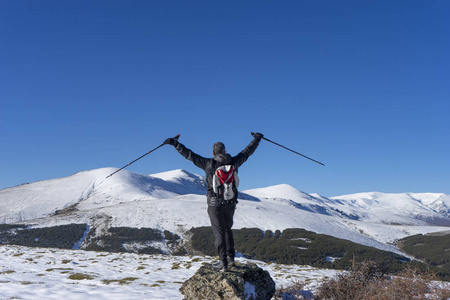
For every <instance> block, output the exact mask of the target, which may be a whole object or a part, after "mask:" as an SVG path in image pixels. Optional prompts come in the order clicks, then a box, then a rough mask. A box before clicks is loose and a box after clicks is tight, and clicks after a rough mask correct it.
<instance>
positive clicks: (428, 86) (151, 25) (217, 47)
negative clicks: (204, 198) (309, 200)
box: [0, 0, 450, 197]
mask: <svg viewBox="0 0 450 300" xmlns="http://www.w3.org/2000/svg"><path fill="white" fill-rule="evenodd" d="M449 15H450V2H449V1H447V0H442V1H425V0H421V1H415V0H408V1H360V0H355V1H334V0H332V1H331V0H330V1H301V0H296V1H264V0H263V1H214V0H207V1H172V0H166V1H125V0H124V1H59V0H58V1H45V0H44V1H34V0H28V1H26V0H23V1H16V0H9V1H8V0H2V1H0V138H1V142H0V189H2V188H6V187H11V186H15V185H19V184H22V183H26V182H34V181H38V180H46V179H53V178H58V177H63V176H68V175H71V174H73V173H76V172H79V171H84V170H90V169H96V168H102V167H122V166H123V165H125V164H127V163H129V162H130V161H132V160H134V159H135V158H137V157H139V156H140V155H142V154H144V153H146V152H147V151H149V150H150V149H152V148H154V147H156V146H158V145H160V144H161V143H162V142H163V141H164V139H165V138H167V137H170V136H174V135H176V134H177V133H181V138H180V141H181V142H183V143H184V144H185V145H186V146H187V147H188V148H191V149H192V150H194V151H195V152H197V153H198V154H200V155H203V156H211V151H212V144H213V143H214V142H216V141H222V142H224V143H225V145H226V146H227V150H228V152H229V153H231V154H237V153H238V152H239V151H241V150H242V149H243V148H244V147H245V146H246V145H247V144H248V143H249V142H250V140H251V139H252V137H251V135H250V131H259V132H262V133H263V134H264V135H265V136H266V137H267V138H269V139H272V140H274V141H276V142H278V143H280V144H283V145H285V146H287V147H290V148H292V149H294V150H296V151H298V152H300V153H303V154H305V155H307V156H310V157H312V158H314V159H316V160H318V161H321V162H323V163H325V167H323V166H320V165H318V164H316V163H314V162H311V161H309V160H307V159H304V158H302V157H300V156H297V155H295V154H293V153H290V152H288V151H286V150H284V149H282V148H279V147H277V146H275V145H272V144H270V143H268V142H265V141H263V142H262V143H261V145H260V148H259V149H258V150H257V152H255V154H254V155H253V156H252V157H251V158H250V159H249V160H248V162H247V163H246V164H244V165H243V166H242V168H241V169H240V177H241V182H242V187H241V188H242V189H249V188H258V187H265V186H270V185H275V184H281V183H287V184H290V185H292V186H294V187H296V188H298V189H300V190H302V191H305V192H308V193H319V194H321V195H324V196H329V197H330V196H338V195H342V194H349V193H356V192H369V191H379V192H442V193H447V194H450V158H449V153H450V120H449V119H450V63H449V58H450V56H449V53H450V18H449ZM128 169H129V170H131V171H134V172H138V173H143V174H152V173H157V172H162V171H168V170H173V169H186V170H188V171H190V172H194V173H196V174H200V175H203V173H202V172H203V171H202V170H200V169H198V168H196V167H195V166H193V165H192V164H191V163H190V162H189V161H187V160H185V159H184V158H182V157H181V156H180V155H179V154H178V153H176V151H175V150H174V149H173V148H172V147H170V146H165V147H163V148H161V149H159V150H158V151H155V152H154V153H152V154H150V155H148V156H147V157H145V158H144V159H142V160H140V161H138V162H136V163H135V164H133V165H131V166H130V167H129V168H128Z"/></svg>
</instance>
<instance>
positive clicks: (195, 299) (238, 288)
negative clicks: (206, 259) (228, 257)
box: [180, 264, 275, 300]
mask: <svg viewBox="0 0 450 300" xmlns="http://www.w3.org/2000/svg"><path fill="white" fill-rule="evenodd" d="M228 269H229V271H228V272H220V271H215V270H214V269H213V268H212V267H211V265H209V264H208V265H204V266H202V267H201V268H200V269H198V271H197V272H196V273H195V274H194V276H192V277H191V278H190V279H188V280H187V281H185V282H184V283H183V285H182V286H181V288H180V292H181V293H182V294H183V295H184V297H185V298H184V299H185V300H203V299H204V300H219V299H221V300H222V299H223V300H241V299H242V300H263V299H264V300H270V299H271V298H272V296H273V295H274V294H275V282H274V281H273V279H272V278H271V277H270V274H269V272H267V271H264V270H263V269H261V268H260V267H258V266H257V265H256V264H247V265H244V264H236V266H234V267H228Z"/></svg>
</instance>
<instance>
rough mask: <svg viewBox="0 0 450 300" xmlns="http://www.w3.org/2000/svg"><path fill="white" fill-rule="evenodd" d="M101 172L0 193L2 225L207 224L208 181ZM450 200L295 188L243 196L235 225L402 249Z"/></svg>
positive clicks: (444, 213) (442, 221)
mask: <svg viewBox="0 0 450 300" xmlns="http://www.w3.org/2000/svg"><path fill="white" fill-rule="evenodd" d="M115 170H116V169H114V168H103V169H96V170H91V171H85V172H80V173H76V174H74V175H72V176H69V177H65V178H58V179H53V180H46V181H40V182H35V183H30V184H24V185H20V186H17V187H13V188H7V189H3V190H0V223H19V222H21V223H26V224H33V225H34V226H54V225H62V224H68V223H86V224H89V225H90V226H100V225H102V226H106V227H108V226H112V227H120V226H129V227H137V228H142V227H148V228H157V229H161V230H168V231H170V232H173V233H177V234H179V235H180V236H182V237H183V236H184V235H185V233H186V232H187V231H188V230H189V229H191V228H192V227H200V226H209V219H208V215H207V213H206V208H207V206H206V199H205V194H206V186H205V181H204V178H203V177H202V176H199V175H196V174H192V173H189V172H186V171H184V170H174V171H169V172H164V173H158V174H153V175H143V174H137V173H134V172H130V171H127V170H123V171H121V172H119V173H117V174H115V175H114V176H112V177H110V178H108V179H106V176H107V175H108V174H110V173H112V172H114V171H115ZM449 208H450V196H449V195H445V194H438V193H424V194H417V193H402V194H383V193H361V194H352V195H345V196H338V197H332V198H326V197H323V196H320V195H317V194H307V193H304V192H302V191H299V190H297V189H296V188H294V187H292V186H289V185H285V184H282V185H276V186H271V187H266V188H259V189H252V190H246V191H241V192H240V197H239V204H238V207H237V211H236V214H235V223H234V228H236V229H239V228H244V227H246V228H255V227H256V228H260V229H261V230H272V231H275V230H283V229H286V228H304V229H306V230H310V231H314V232H317V233H322V234H328V235H332V236H335V237H339V238H343V239H348V240H351V241H353V242H357V243H360V244H364V245H368V246H373V247H377V248H379V249H383V250H388V251H394V252H398V250H397V249H396V248H395V246H393V245H392V244H390V243H391V242H393V241H395V240H396V239H399V238H403V237H405V236H408V235H412V234H418V233H429V232H436V231H447V230H449V227H447V226H450V218H449V214H450V209H449Z"/></svg>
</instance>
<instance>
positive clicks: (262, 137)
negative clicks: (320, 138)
mask: <svg viewBox="0 0 450 300" xmlns="http://www.w3.org/2000/svg"><path fill="white" fill-rule="evenodd" d="M250 133H251V134H252V136H255V134H254V133H253V132H250ZM262 139H263V140H266V141H268V142H271V143H272V144H275V145H277V146H280V147H281V148H284V149H286V150H289V151H291V152H294V153H295V154H298V155H300V156H303V157H304V158H307V159H309V160H312V161H313V162H315V163H318V164H320V165H322V166H325V165H324V164H323V163H321V162H319V161H317V160H315V159H312V158H311V157H308V156H306V155H303V154H301V153H298V152H297V151H294V150H292V149H289V148H286V147H285V146H283V145H280V144H278V143H275V142H274V141H271V140H269V139H266V138H265V137H262Z"/></svg>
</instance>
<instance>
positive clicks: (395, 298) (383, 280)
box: [273, 261, 450, 300]
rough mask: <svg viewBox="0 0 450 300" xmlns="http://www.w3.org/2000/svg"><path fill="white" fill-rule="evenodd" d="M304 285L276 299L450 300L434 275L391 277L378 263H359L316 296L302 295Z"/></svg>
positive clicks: (286, 290) (324, 285)
mask: <svg viewBox="0 0 450 300" xmlns="http://www.w3.org/2000/svg"><path fill="white" fill-rule="evenodd" d="M303 286H304V284H302V283H300V282H295V283H294V284H292V285H290V286H288V287H281V288H279V289H277V291H276V293H275V296H274V298H273V299H274V300H301V299H315V300H322V299H326V300H413V299H427V300H444V299H445V300H447V299H450V285H449V284H447V283H442V282H439V281H437V280H436V277H435V276H434V275H433V274H432V273H421V272H419V271H418V270H417V269H413V268H410V269H407V270H405V271H403V272H401V273H399V274H396V275H395V276H388V275H387V274H386V273H385V272H384V270H382V269H380V268H379V267H378V266H377V265H376V264H375V263H373V262H371V261H366V262H362V263H358V264H355V265H354V267H353V270H351V271H348V272H344V273H341V274H339V275H337V276H336V277H334V278H332V279H327V280H325V281H324V282H323V283H322V285H321V287H319V289H318V290H317V292H316V294H315V295H312V294H309V295H308V294H305V292H302V289H303Z"/></svg>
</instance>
